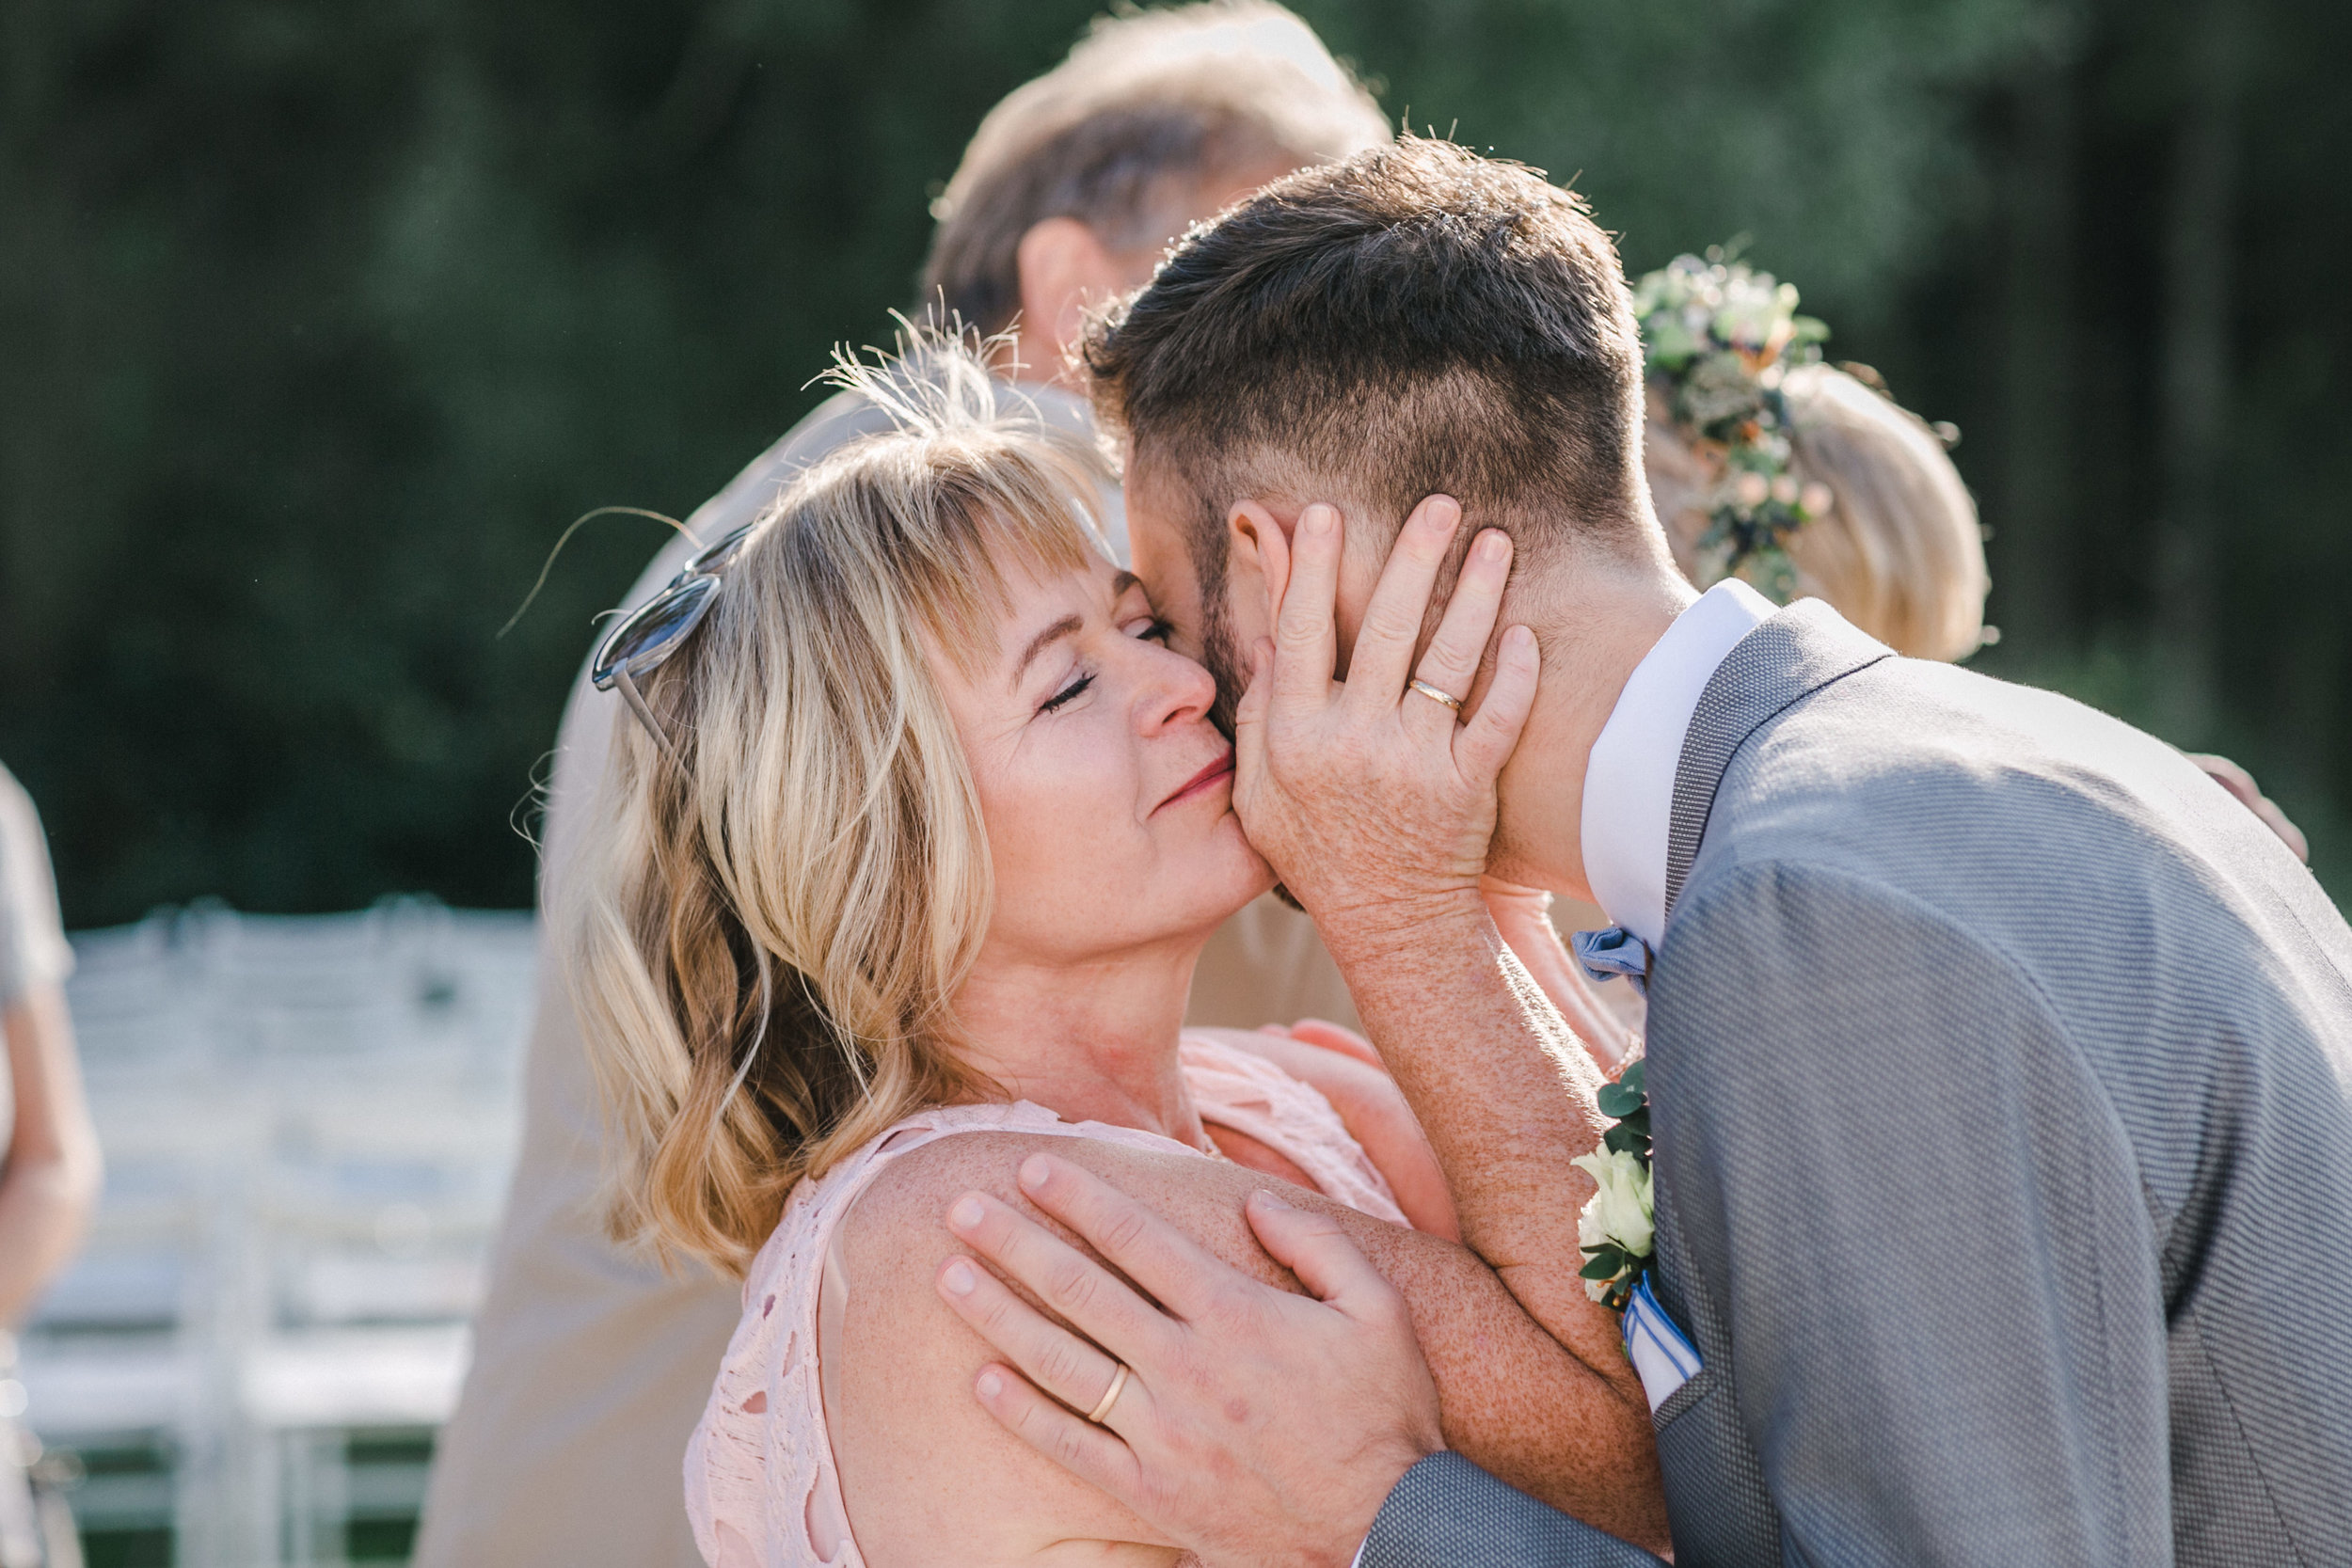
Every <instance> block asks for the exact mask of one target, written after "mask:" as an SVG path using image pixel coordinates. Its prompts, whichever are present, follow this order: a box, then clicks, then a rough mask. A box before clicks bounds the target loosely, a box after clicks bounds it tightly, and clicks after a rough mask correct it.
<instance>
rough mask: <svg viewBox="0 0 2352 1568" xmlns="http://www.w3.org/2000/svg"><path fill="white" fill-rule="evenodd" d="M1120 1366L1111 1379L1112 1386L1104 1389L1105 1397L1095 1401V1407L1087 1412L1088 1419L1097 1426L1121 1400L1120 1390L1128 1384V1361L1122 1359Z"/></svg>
mask: <svg viewBox="0 0 2352 1568" xmlns="http://www.w3.org/2000/svg"><path fill="white" fill-rule="evenodd" d="M1118 1366H1119V1372H1118V1374H1117V1375H1116V1376H1114V1377H1113V1378H1112V1379H1111V1386H1109V1387H1108V1388H1106V1389H1104V1391H1103V1397H1102V1398H1101V1399H1100V1400H1098V1401H1096V1402H1095V1405H1094V1408H1093V1409H1091V1410H1089V1411H1088V1412H1087V1419H1088V1420H1089V1421H1092V1422H1093V1423H1094V1424H1095V1425H1096V1426H1101V1425H1102V1424H1103V1418H1104V1417H1105V1416H1107V1415H1109V1414H1110V1413H1111V1406H1112V1405H1114V1404H1117V1403H1118V1402H1119V1394H1120V1389H1122V1388H1124V1387H1126V1386H1127V1363H1125V1362H1124V1361H1121V1362H1120V1363H1118Z"/></svg>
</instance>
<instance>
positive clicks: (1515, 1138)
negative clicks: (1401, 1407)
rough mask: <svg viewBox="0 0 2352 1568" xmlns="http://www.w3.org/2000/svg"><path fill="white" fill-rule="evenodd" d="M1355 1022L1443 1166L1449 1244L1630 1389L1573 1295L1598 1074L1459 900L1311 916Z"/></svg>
mask: <svg viewBox="0 0 2352 1568" xmlns="http://www.w3.org/2000/svg"><path fill="white" fill-rule="evenodd" d="M1324 940H1325V942H1326V944H1327V946H1328V947H1329V948H1330V950H1331V955H1332V958H1334V959H1335V960H1336V961H1337V962H1338V964H1339V966H1340V971H1341V973H1342V974H1343V975H1344V976H1345V977H1346V980H1347V983H1348V989H1349V990H1350V991H1351V992H1352V993H1353V994H1354V996H1355V999H1356V1005H1357V1009H1358V1011H1359V1013H1360V1014H1361V1016H1362V1018H1363V1022H1364V1026H1365V1030H1366V1032H1367V1033H1368V1034H1370V1035H1371V1037H1372V1038H1373V1041H1374V1043H1375V1044H1376V1045H1377V1046H1378V1047H1379V1048H1380V1053H1381V1055H1382V1057H1383V1058H1384V1059H1385V1060H1386V1061H1387V1063H1388V1065H1389V1068H1390V1070H1391V1072H1393V1073H1394V1074H1395V1077H1396V1081H1397V1085H1398V1087H1399V1088H1401V1089H1402V1090H1403V1091H1404V1093H1405V1097H1406V1100H1407V1101H1410V1102H1411V1104H1412V1107H1413V1110H1414V1112H1415V1114H1416V1115H1417V1116H1419V1117H1420V1118H1421V1121H1422V1129H1423V1130H1424V1131H1425V1132H1426V1133H1427V1134H1428V1137H1429V1142H1430V1145H1431V1147H1432V1148H1435V1149H1436V1150H1437V1155H1438V1164H1440V1165H1442V1166H1443V1167H1444V1169H1445V1173H1446V1177H1447V1180H1448V1182H1449V1184H1450V1185H1451V1187H1452V1189H1453V1193H1454V1206H1455V1208H1456V1210H1457V1211H1458V1212H1459V1213H1460V1216H1461V1226H1462V1240H1463V1242H1464V1243H1465V1244H1466V1245H1468V1246H1469V1247H1470V1249H1471V1250H1472V1251H1474V1252H1476V1253H1477V1254H1478V1255H1479V1257H1481V1258H1483V1259H1486V1262H1487V1264H1488V1265H1489V1266H1491V1267H1492V1268H1493V1269H1494V1270H1495V1272H1496V1273H1497V1274H1498V1275H1501V1276H1502V1279H1503V1281H1504V1283H1505V1284H1506V1285H1508V1286H1509V1288H1510V1290H1511V1291H1512V1293H1513V1294H1514V1295H1515V1296H1517V1297H1518V1299H1519V1302H1520V1304H1521V1305H1522V1306H1523V1307H1526V1308H1527V1311H1528V1313H1529V1315H1530V1316H1532V1317H1533V1318H1534V1319H1535V1321H1536V1322H1537V1323H1541V1324H1543V1325H1544V1327H1545V1329H1546V1330H1547V1331H1548V1332H1549V1333H1550V1334H1551V1335H1552V1337H1553V1338H1556V1339H1558V1340H1559V1341H1560V1342H1561V1343H1562V1344H1563V1345H1564V1346H1565V1347H1566V1348H1567V1349H1568V1350H1569V1351H1570V1352H1571V1353H1573V1354H1576V1355H1577V1356H1578V1358H1579V1359H1581V1360H1582V1361H1584V1362H1585V1363H1586V1364H1587V1365H1588V1366H1591V1367H1592V1368H1593V1369H1594V1370H1597V1371H1599V1372H1601V1373H1602V1374H1603V1375H1604V1376H1607V1377H1609V1378H1610V1379H1611V1380H1612V1381H1613V1382H1614V1383H1620V1384H1623V1385H1625V1386H1627V1387H1629V1389H1631V1390H1632V1391H1633V1393H1634V1394H1635V1395H1636V1396H1637V1397H1638V1393H1639V1386H1638V1384H1636V1383H1634V1382H1633V1381H1632V1373H1631V1370H1630V1368H1629V1366H1628V1365H1627V1362H1626V1359H1625V1354H1624V1350H1623V1348H1622V1346H1621V1345H1620V1343H1619V1341H1618V1338H1617V1333H1616V1325H1615V1321H1614V1318H1613V1316H1612V1315H1611V1314H1610V1313H1609V1312H1608V1311H1607V1310H1606V1309H1605V1308H1603V1307H1597V1306H1596V1305H1595V1304H1594V1303H1593V1302H1592V1301H1591V1300H1590V1299H1589V1298H1588V1297H1587V1296H1586V1295H1585V1293H1584V1290H1583V1285H1582V1282H1581V1280H1580V1279H1579V1277H1578V1270H1579V1269H1580V1268H1581V1266H1582V1264H1583V1256H1582V1254H1581V1251H1580V1250H1579V1247H1578V1243H1577V1227H1576V1218H1577V1212H1578V1211H1579V1210H1580V1209H1581V1208H1582V1206H1583V1204H1584V1200H1585V1199H1586V1198H1588V1197H1590V1196H1592V1191H1593V1186H1592V1180H1591V1179H1590V1178H1588V1177H1587V1176H1585V1174H1584V1173H1583V1172H1582V1171H1580V1170H1578V1169H1577V1168H1576V1167H1575V1166H1574V1165H1572V1164H1569V1162H1570V1161H1571V1160H1573V1159H1575V1158H1576V1157H1577V1156H1578V1155H1581V1154H1588V1153H1590V1152H1592V1149H1593V1147H1594V1146H1595V1145H1596V1144H1597V1143H1598V1142H1599V1141H1600V1137H1601V1133H1602V1132H1604V1131H1606V1129H1607V1127H1608V1120H1607V1118H1605V1117H1602V1116H1601V1115H1600V1113H1599V1111H1598V1109H1597V1107H1596V1106H1595V1104H1594V1095H1595V1093H1596V1091H1597V1089H1598V1087H1599V1085H1600V1076H1599V1073H1598V1070H1597V1069H1596V1068H1595V1067H1594V1066H1593V1063H1592V1060H1591V1058H1590V1057H1589V1056H1588V1055H1587V1054H1586V1053H1585V1052H1584V1050H1583V1048H1582V1046H1581V1045H1580V1044H1579V1043H1578V1041H1577V1039H1576V1037H1575V1036H1574V1035H1573V1034H1572V1033H1571V1032H1570V1031H1569V1029H1568V1028H1567V1026H1566V1024H1565V1023H1564V1022H1562V1021H1561V1018H1560V1015H1559V1013H1558V1012H1557V1011H1556V1010H1555V1009H1554V1008H1553V1007H1552V1006H1551V1004H1550V1003H1549V1001H1548V1000H1546V998H1545V997H1544V994H1543V992H1542V990H1540V989H1539V988H1538V987H1537V986H1536V985H1535V983H1534V980H1533V979H1532V978H1530V977H1529V975H1528V974H1527V971H1526V970H1525V969H1524V968H1523V967H1522V966H1521V965H1520V964H1519V962H1518V958H1517V957H1516V956H1515V955H1514V954H1513V953H1512V951H1511V949H1510V947H1509V946H1508V945H1507V944H1506V943H1505V942H1503V940H1502V934H1501V932H1500V931H1498V930H1497V928H1496V927H1495V924H1494V921H1493V920H1492V918H1490V917H1489V915H1488V914H1487V912H1486V908H1485V906H1484V905H1483V903H1481V902H1480V901H1479V899H1478V898H1477V897H1476V895H1474V894H1470V895H1463V896H1461V897H1459V898H1457V899H1449V900H1447V901H1444V902H1441V903H1435V904H1432V905H1431V906H1430V907H1428V908H1426V909H1422V910H1415V911H1396V910H1389V911H1378V912H1377V914H1376V915H1375V914H1372V913H1370V912H1367V914H1366V915H1365V917H1363V918H1352V917H1345V916H1343V917H1339V918H1333V919H1331V920H1329V921H1328V922H1327V923H1326V925H1325V930H1324Z"/></svg>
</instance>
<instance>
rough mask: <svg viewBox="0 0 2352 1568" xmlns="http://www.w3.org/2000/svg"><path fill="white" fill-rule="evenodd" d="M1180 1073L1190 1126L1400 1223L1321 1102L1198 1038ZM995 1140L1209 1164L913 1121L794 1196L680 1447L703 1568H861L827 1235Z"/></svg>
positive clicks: (1032, 1114)
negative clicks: (939, 1155)
mask: <svg viewBox="0 0 2352 1568" xmlns="http://www.w3.org/2000/svg"><path fill="white" fill-rule="evenodd" d="M1181 1060H1182V1063H1183V1066H1184V1078H1185V1082H1186V1084H1187V1085H1189V1087H1190V1088H1191V1090H1192V1096H1193V1101H1194V1104H1195V1105H1196V1106H1197V1107H1198V1108H1199V1110H1200V1119H1201V1120H1203V1121H1205V1122H1209V1123H1211V1124H1213V1125H1215V1126H1219V1127H1225V1128H1230V1129H1231V1130H1232V1131H1233V1132H1240V1133H1243V1134H1245V1135H1246V1136H1248V1137H1252V1138H1255V1139H1257V1140H1258V1141H1259V1142H1261V1143H1263V1144H1264V1145H1265V1146H1266V1147H1267V1148H1272V1149H1275V1150H1276V1151H1278V1152H1279V1153H1280V1154H1282V1155H1283V1156H1285V1157H1286V1158H1288V1159H1289V1160H1290V1161H1291V1162H1292V1163H1293V1164H1296V1165H1297V1166H1298V1168H1299V1169H1300V1170H1302V1171H1304V1172H1306V1173H1307V1175H1308V1176H1309V1177H1310V1178H1311V1180H1313V1181H1314V1184H1315V1186H1316V1187H1317V1188H1318V1189H1320V1190H1321V1191H1322V1192H1323V1194H1324V1196H1327V1197H1329V1198H1331V1199H1333V1200H1335V1201H1337V1202H1341V1203H1344V1204H1347V1205H1348V1206H1349V1207H1350V1208H1353V1209H1356V1210H1359V1211H1360V1212H1363V1213H1366V1214H1371V1215H1374V1216H1375V1217H1376V1218H1379V1219H1384V1220H1391V1221H1394V1222H1395V1223H1396V1224H1398V1225H1403V1224H1405V1223H1406V1219H1405V1215H1404V1212H1403V1211H1401V1210H1400V1209H1398V1208H1397V1206H1396V1198H1395V1196H1394V1195H1393V1194H1392V1193H1391V1192H1390V1190H1389V1184H1388V1181H1387V1180H1386V1179H1385V1178H1383V1177H1382V1176H1381V1174H1380V1172H1379V1171H1378V1170H1377V1169H1376V1168H1375V1166H1374V1165H1373V1164H1372V1162H1371V1161H1370V1160H1369V1159H1367V1158H1366V1157H1365V1155H1364V1151H1363V1149H1362V1148H1361V1147H1359V1145H1358V1144H1357V1142H1356V1140H1355V1139H1354V1138H1352V1137H1350V1136H1349V1135H1348V1132H1347V1129H1346V1128H1345V1127H1343V1126H1342V1125H1341V1123H1340V1118H1339V1116H1338V1115H1337V1113H1335V1112H1334V1111H1333V1110H1332V1109H1331V1105H1330V1102H1329V1101H1327V1100H1325V1099H1324V1098H1323V1096H1322V1095H1320V1094H1318V1093H1317V1092H1316V1091H1315V1090H1313V1089H1312V1088H1310V1087H1309V1086H1308V1085H1304V1084H1302V1083H1300V1082H1298V1081H1297V1080H1296V1079H1295V1078H1292V1077H1290V1076H1289V1075H1288V1074H1286V1073H1284V1072H1282V1071H1281V1070H1280V1069H1277V1068H1275V1067H1273V1066H1272V1065H1270V1064H1268V1063H1266V1062H1264V1061H1262V1060H1260V1059H1259V1058H1257V1057H1255V1056H1251V1055H1248V1053H1244V1052H1240V1051H1236V1050H1234V1049H1233V1048H1232V1047H1231V1046H1228V1045H1225V1044H1222V1043H1221V1042H1219V1041H1217V1040H1215V1039H1211V1038H1208V1037H1200V1036H1187V1037H1185V1038H1184V1043H1183V1046H1182V1052H1181ZM959 1132H1037V1133H1044V1134H1048V1135H1051V1136H1056V1137H1069V1138H1093V1139H1097V1140H1099V1141H1101V1142H1104V1143H1115V1144H1125V1145H1128V1146H1129V1147H1131V1148H1152V1149H1160V1150H1163V1151H1165V1150H1168V1149H1181V1150H1183V1151H1184V1153H1187V1154H1192V1155H1196V1156H1198V1157H1200V1158H1202V1159H1205V1158H1207V1156H1206V1155H1203V1154H1201V1153H1200V1150H1199V1149H1196V1148H1189V1147H1187V1146H1185V1145H1184V1144H1180V1143H1177V1142H1175V1141H1174V1140H1173V1139H1169V1138H1164V1137H1161V1136H1159V1135H1158V1134H1157V1133H1153V1132H1140V1131H1138V1130H1136V1129H1135V1128H1130V1127H1111V1126H1106V1125H1105V1124H1104V1123H1102V1122H1095V1121H1081V1122H1067V1121H1064V1120H1062V1119H1061V1118H1060V1117H1057V1116H1056V1115H1055V1114H1054V1113H1053V1112H1051V1111H1049V1110H1047V1109H1046V1108H1045V1107H1044V1106H1042V1105H1036V1104H1032V1103H1030V1102H1029V1101H1017V1102H1015V1103H1013V1104H1010V1105H957V1106H950V1107H946V1108H943V1109H939V1110H933V1111H926V1112H924V1113H923V1114H921V1115H919V1116H914V1117H908V1118H907V1119H906V1120H904V1121H901V1122H899V1123H898V1125H897V1126H895V1127H893V1128H892V1129H891V1130H890V1131H889V1132H885V1133H883V1134H882V1136H881V1137H879V1138H876V1139H875V1140H874V1141H873V1142H872V1143H869V1144H867V1145H866V1147H865V1148H861V1149H860V1150H858V1151H857V1153H855V1154H853V1155H851V1156H850V1158H849V1159H847V1160H845V1161H843V1162H842V1163H841V1164H838V1165H836V1166H835V1167H834V1169H832V1170H831V1171H828V1172H827V1173H826V1174H825V1175H824V1177H823V1178H822V1179H820V1180H815V1181H803V1182H802V1183H801V1184H800V1186H798V1187H797V1188H795V1189H794V1190H793V1193H792V1197H791V1200H790V1201H789V1202H788V1203H787V1204H786V1206H785V1211H784V1218H783V1219H782V1220H781V1221H780V1222H778V1224H777V1226H776V1231H775V1234H774V1235H773V1236H771V1237H770V1238H769V1239H768V1244H767V1245H766V1246H764V1247H762V1248H760V1251H759V1256H758V1257H757V1258H755V1259H753V1260H752V1266H751V1270H750V1272H749V1273H748V1274H747V1275H745V1276H744V1280H743V1321H742V1323H740V1324H739V1325H738V1326H737V1328H736V1331H735V1338H733V1339H732V1340H731V1341H729V1343H728V1345H727V1354H726V1358H725V1359H724V1360H723V1362H721V1363H720V1367H719V1377H718V1381H717V1382H716V1383H715V1384H714V1385H713V1386H712V1387H711V1390H710V1402H709V1403H708V1404H707V1406H705V1407H704V1410H703V1418H702V1421H701V1423H700V1424H699V1425H697V1426H696V1427H695V1428H694V1435H693V1437H692V1438H691V1439H690V1440H689V1442H688V1443H687V1447H686V1512H687V1515H688V1517H689V1518H690V1519H691V1520H692V1521H693V1526H694V1543H695V1544H696V1545H698V1546H700V1547H701V1548H702V1554H703V1559H704V1560H705V1561H707V1562H708V1563H710V1564H712V1565H713V1568H865V1561H866V1560H865V1558H864V1557H863V1556H861V1555H860V1554H859V1552H858V1548H857V1543H856V1541H855V1540H853V1539H852V1538H851V1537H850V1528H849V1512H848V1509H847V1508H846V1507H845V1506H844V1504H843V1502H842V1497H841V1478H840V1476H839V1475H838V1473H837V1472H836V1471H835V1470H834V1462H833V1443H832V1440H831V1437H830V1435H829V1434H828V1433H827V1430H826V1425H825V1399H824V1386H823V1383H822V1380H821V1378H820V1376H819V1373H818V1361H817V1345H818V1311H819V1304H820V1298H821V1297H822V1296H823V1294H824V1291H823V1281H824V1276H825V1272H826V1267H827V1261H828V1259H829V1258H832V1257H834V1233H835V1231H836V1230H837V1229H838V1227H839V1226H840V1223H841V1219H842V1216H843V1215H845V1214H847V1213H848V1212H850V1206H851V1205H853V1204H854V1203H856V1201H857V1199H858V1196H859V1195H860V1194H862V1193H864V1192H865V1191H866V1187H867V1186H868V1185H869V1184H870V1183H871V1182H872V1181H873V1180H874V1179H875V1178H876V1177H877V1176H879V1175H880V1174H881V1173H882V1169H883V1167H884V1166H886V1165H888V1164H889V1163H890V1162H891V1161H893V1160H896V1159H898V1158H899V1157H901V1156H903V1155H905V1154H907V1153H908V1152H910V1151H911V1150H914V1149H917V1148H922V1147H923V1146H924V1145H925V1144H928V1143H931V1142H933V1141H935V1140H937V1139H940V1138H946V1137H952V1136H954V1135H955V1134H956V1133H959ZM834 1266H835V1267H837V1266H838V1264H837V1262H835V1264H834ZM837 1293H838V1292H836V1295H837Z"/></svg>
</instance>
